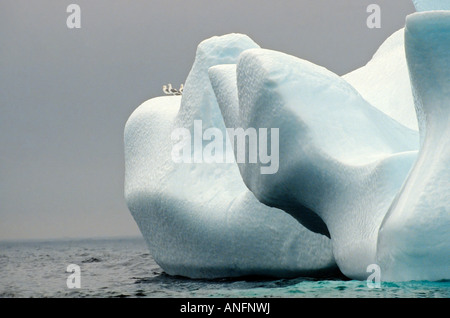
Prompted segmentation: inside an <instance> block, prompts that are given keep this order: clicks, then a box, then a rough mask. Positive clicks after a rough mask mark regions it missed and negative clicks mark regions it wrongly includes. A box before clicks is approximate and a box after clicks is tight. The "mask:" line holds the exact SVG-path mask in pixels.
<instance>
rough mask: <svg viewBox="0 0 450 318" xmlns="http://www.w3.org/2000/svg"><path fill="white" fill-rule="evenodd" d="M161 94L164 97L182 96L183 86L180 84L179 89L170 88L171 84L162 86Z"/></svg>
mask: <svg viewBox="0 0 450 318" xmlns="http://www.w3.org/2000/svg"><path fill="white" fill-rule="evenodd" d="M163 92H164V93H165V94H166V95H181V94H183V84H181V86H180V89H176V88H173V87H172V84H170V83H169V84H167V85H163Z"/></svg>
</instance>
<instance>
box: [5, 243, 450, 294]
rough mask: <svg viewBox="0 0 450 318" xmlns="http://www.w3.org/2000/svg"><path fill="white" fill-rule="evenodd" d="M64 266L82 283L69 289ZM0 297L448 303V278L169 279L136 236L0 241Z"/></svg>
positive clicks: (449, 286) (449, 289)
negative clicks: (372, 282) (375, 282)
mask: <svg viewBox="0 0 450 318" xmlns="http://www.w3.org/2000/svg"><path fill="white" fill-rule="evenodd" d="M69 264H76V265H78V266H80V278H81V286H80V288H79V289H69V288H68V287H67V283H66V281H67V279H68V277H69V275H71V274H72V273H71V272H67V266H68V265H69ZM0 297H1V298H10V297H12V298H30V297H33V298H42V297H50V298H78V297H90V298H110V297H132V298H138V297H147V298H152V297H163V298H192V297H202V298H205V297H207V298H209V297H221V298H222V297H224V298H225V297H226V298H228V297H233V298H240V297H257V298H260V297H277V298H278V297H281V298H292V297H299V298H304V297H307V298H312V297H314V298H317V297H326V298H339V297H345V298H360V297H361V298H378V297H383V298H394V297H397V298H449V297H450V281H440V282H428V281H412V282H404V283H382V284H381V287H380V288H374V289H370V288H368V287H367V284H366V282H361V281H354V280H343V279H341V278H332V279H326V280H318V279H314V278H295V279H266V278H241V279H216V280H192V279H187V278H183V277H173V276H170V275H167V274H165V273H164V271H163V270H162V269H161V268H160V267H159V266H158V265H157V264H156V263H155V261H154V260H153V259H152V257H151V255H150V254H149V252H148V249H147V247H146V245H145V242H144V240H143V239H142V238H121V239H83V240H81V239H80V240H55V241H15V242H13V241H8V242H6V241H5V242H0Z"/></svg>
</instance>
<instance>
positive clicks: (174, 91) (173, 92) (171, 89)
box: [169, 84, 181, 95]
mask: <svg viewBox="0 0 450 318" xmlns="http://www.w3.org/2000/svg"><path fill="white" fill-rule="evenodd" d="M169 85H170V84H169ZM169 91H170V92H171V93H172V95H181V93H180V91H179V90H178V89H176V88H172V85H170V86H169Z"/></svg>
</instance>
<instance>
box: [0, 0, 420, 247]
mask: <svg viewBox="0 0 450 318" xmlns="http://www.w3.org/2000/svg"><path fill="white" fill-rule="evenodd" d="M71 3H76V4H78V5H79V6H80V8H81V28H80V29H69V28H67V25H66V19H67V17H68V16H69V13H67V12H66V8H67V6H68V5H69V4H71ZM371 3H375V4H378V5H380V7H381V28H380V29H369V28H368V27H367V25H366V19H367V17H368V16H369V13H367V12H366V9H367V6H368V5H369V4H371ZM412 12H414V7H413V5H412V3H411V1H410V0H395V1H392V0H368V1H367V0H270V1H269V0H227V1H223V0H221V1H219V0H172V1H161V0H147V1H137V0H134V1H126V0H89V1H87V0H86V1H81V0H80V1H77V0H70V1H54V0H36V1H28V0H26V1H25V0H21V1H18V0H2V1H1V2H0V41H1V42H0V239H29V238H69V237H99V236H128V235H140V233H139V230H138V228H137V226H136V224H135V222H134V220H133V219H132V217H131V214H130V213H129V211H128V209H127V207H126V204H125V201H124V198H123V182H124V159H123V129H124V126H125V122H126V120H127V119H128V117H129V115H130V114H131V113H132V111H133V110H134V109H135V108H136V107H138V106H139V105H140V104H141V103H142V102H144V101H145V100H147V99H149V98H152V97H156V96H159V95H161V94H162V90H161V87H162V85H163V84H166V83H168V82H170V83H172V84H173V85H174V86H178V85H179V84H180V83H183V82H184V81H185V79H186V76H187V75H188V73H189V70H190V68H191V66H192V63H193V61H194V54H195V50H196V47H197V45H198V43H200V42H201V41H202V40H204V39H206V38H209V37H211V36H214V35H223V34H226V33H232V32H236V33H244V34H247V35H249V36H250V37H251V38H252V39H253V40H254V41H255V42H257V43H258V44H259V45H260V46H262V47H264V48H269V49H274V50H278V51H282V52H285V53H289V54H292V55H295V56H298V57H301V58H304V59H308V60H310V61H312V62H314V63H317V64H320V65H322V66H325V67H327V68H328V69H330V70H332V71H334V72H336V73H338V74H339V75H343V74H345V73H346V72H349V71H351V70H353V69H356V68H358V67H361V66H363V65H364V64H365V63H367V62H368V61H369V60H370V58H371V56H372V55H373V54H374V53H375V50H376V49H377V48H378V46H379V45H380V44H381V43H382V42H383V41H384V40H385V39H386V38H387V37H388V36H389V35H390V34H392V33H393V32H394V31H396V30H398V29H400V28H401V27H403V25H404V21H405V17H406V16H407V15H408V14H410V13H412Z"/></svg>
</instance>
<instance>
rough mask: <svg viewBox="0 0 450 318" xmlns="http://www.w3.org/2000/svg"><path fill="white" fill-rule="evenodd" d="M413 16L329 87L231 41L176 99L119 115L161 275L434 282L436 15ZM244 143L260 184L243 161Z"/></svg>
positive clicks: (439, 218)
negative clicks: (376, 273) (273, 160)
mask: <svg viewBox="0 0 450 318" xmlns="http://www.w3.org/2000/svg"><path fill="white" fill-rule="evenodd" d="M414 4H415V5H416V7H417V9H418V10H419V11H420V10H424V11H425V12H418V13H415V14H413V15H410V16H408V18H407V20H406V26H405V28H404V29H401V30H399V31H398V32H396V33H394V34H393V35H392V36H391V37H390V38H388V39H387V40H386V41H385V43H383V45H382V46H381V47H380V48H379V50H378V51H377V53H376V54H375V55H374V57H373V59H372V60H371V61H370V62H369V63H368V64H367V65H366V66H364V67H362V68H360V69H358V70H355V71H353V72H351V73H349V74H346V75H345V76H343V77H340V76H338V75H336V74H334V73H333V72H331V71H329V70H327V69H325V68H323V67H321V66H318V65H315V64H313V63H311V62H308V61H306V60H303V59H301V58H298V57H294V56H291V55H288V54H285V53H282V52H278V51H274V50H268V49H264V48H260V47H259V46H258V45H257V44H256V43H255V42H253V40H251V39H250V38H249V37H247V36H245V35H242V34H229V35H225V36H221V37H213V38H210V39H207V40H205V41H203V42H202V43H200V45H199V46H198V49H197V53H196V57H195V61H194V65H193V67H192V69H191V71H190V73H189V76H188V78H187V79H186V83H185V86H184V91H183V94H182V95H181V96H166V97H156V98H153V99H151V100H149V101H146V102H144V103H143V104H142V105H141V106H139V107H138V108H137V109H136V110H135V111H134V112H133V114H131V116H130V118H129V119H128V121H127V123H126V126H125V133H124V144H125V198H126V201H127V205H128V207H129V210H130V212H131V214H132V216H133V217H134V219H135V221H136V223H137V224H138V226H139V228H140V230H141V232H142V234H143V236H144V238H145V240H146V242H147V245H148V247H149V249H150V252H151V254H152V256H153V258H154V259H155V261H156V262H157V263H158V264H159V265H160V266H161V267H162V268H163V269H164V270H165V271H166V272H167V273H169V274H171V275H182V276H187V277H191V278H216V277H236V276H246V275H265V276H274V277H292V276H305V275H308V276H320V275H330V274H335V273H336V270H337V268H338V269H339V271H340V272H341V273H343V274H344V275H346V276H347V277H348V278H351V279H359V280H364V279H367V277H368V275H369V274H368V272H367V269H368V268H371V267H370V266H371V265H373V264H377V265H379V267H380V269H381V278H382V280H384V281H401V280H440V279H448V278H450V258H449V253H450V237H449V236H448V229H449V228H450V213H449V212H450V191H449V190H450V168H449V167H450V150H449V149H450V142H449V140H450V139H449V138H448V136H449V135H450V131H449V130H450V128H449V127H450V117H449V105H450V86H449V84H448V83H450V72H449V66H450V54H449V52H450V47H449V46H450V38H449V37H450V12H449V11H442V10H441V11H439V10H437V11H429V10H435V9H445V8H447V7H446V5H447V4H448V2H447V1H414ZM199 123H200V125H199ZM233 129H234V131H236V130H237V129H240V131H242V132H243V136H244V137H243V138H242V139H241V142H242V143H241V144H238V145H237V146H236V145H235V144H234V141H235V138H236V136H235V135H233V133H232V131H233ZM251 132H255V136H256V138H257V140H258V143H257V145H256V146H257V147H259V148H262V149H263V151H262V153H263V154H264V153H265V154H266V157H265V159H267V157H268V154H269V153H270V154H271V155H274V154H277V158H278V161H277V165H276V166H275V168H276V169H272V168H273V167H270V166H268V165H267V160H260V161H257V160H249V159H251V158H253V156H254V153H253V152H252V151H253V150H254V147H256V146H255V143H254V142H253V141H254V140H252V136H253V135H252V134H251ZM262 132H264V136H263V134H262ZM275 132H276V133H275ZM258 133H259V135H258ZM192 136H194V138H192ZM196 136H200V138H197V137H196ZM264 137H266V138H264ZM262 140H263V141H266V142H267V144H265V143H264V142H261V141H262ZM269 140H270V142H269ZM217 145H226V147H225V148H224V149H222V148H221V147H218V146H217ZM219 148H220V149H219ZM242 151H244V156H241V155H242ZM181 152H182V155H180V153H181ZM242 158H244V159H245V160H241V159H242ZM185 159H187V160H185Z"/></svg>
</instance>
